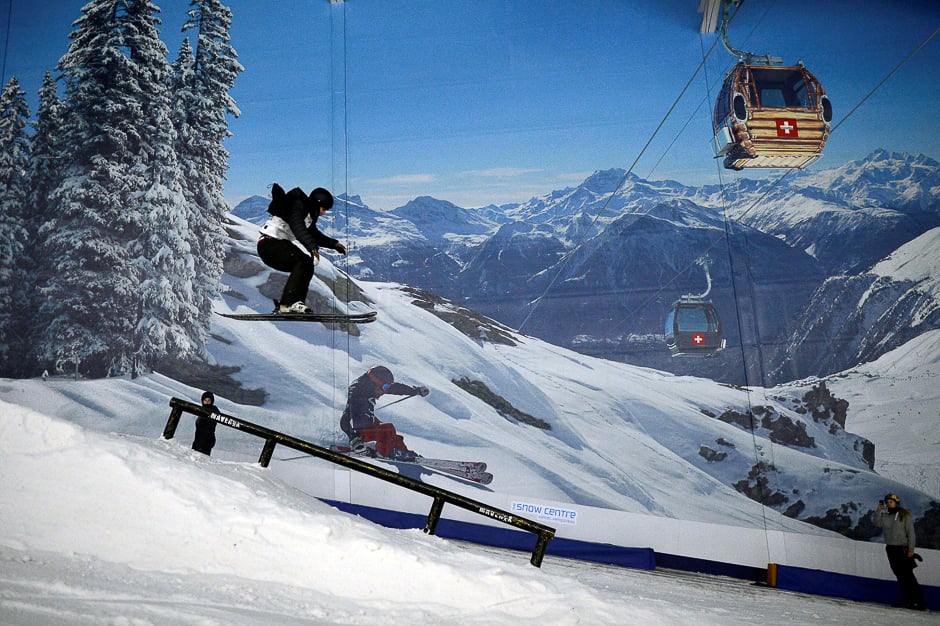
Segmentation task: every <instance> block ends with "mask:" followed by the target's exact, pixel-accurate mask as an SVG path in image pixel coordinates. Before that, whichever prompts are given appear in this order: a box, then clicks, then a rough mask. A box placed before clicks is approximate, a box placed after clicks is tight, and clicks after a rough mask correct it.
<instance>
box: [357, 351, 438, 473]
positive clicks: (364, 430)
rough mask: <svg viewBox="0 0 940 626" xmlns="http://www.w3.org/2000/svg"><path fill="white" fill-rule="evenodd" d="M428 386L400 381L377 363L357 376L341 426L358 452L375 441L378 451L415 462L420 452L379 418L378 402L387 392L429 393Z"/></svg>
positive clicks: (405, 393) (392, 457)
mask: <svg viewBox="0 0 940 626" xmlns="http://www.w3.org/2000/svg"><path fill="white" fill-rule="evenodd" d="M429 393H430V391H429V390H428V388H427V387H425V386H423V385H421V386H416V387H412V386H411V385H405V384H402V383H396V382H395V377H394V376H393V375H392V372H391V370H389V369H388V368H387V367H385V366H384V365H377V366H375V367H373V368H371V369H370V370H369V371H368V372H366V373H365V374H363V375H362V376H360V377H359V378H357V379H356V380H354V381H353V382H352V384H351V385H350V386H349V395H348V398H347V400H346V408H345V409H344V410H343V415H342V417H341V418H340V420H339V427H340V428H341V429H342V430H343V432H344V433H345V434H346V436H347V437H349V447H350V448H352V450H353V451H354V452H363V451H365V450H366V449H367V446H366V442H369V443H372V442H374V443H375V451H376V452H377V453H378V454H380V455H381V456H383V457H385V458H389V459H392V460H395V461H414V460H415V459H416V458H417V456H418V455H417V454H416V453H414V452H413V451H411V450H409V449H408V446H406V445H405V440H404V439H403V438H402V436H401V435H399V434H398V433H397V432H395V426H394V425H392V424H389V423H383V422H380V421H379V420H378V419H377V418H376V417H375V401H376V400H377V399H378V398H380V397H381V396H383V395H385V394H392V395H396V396H427V395H428V394H429Z"/></svg>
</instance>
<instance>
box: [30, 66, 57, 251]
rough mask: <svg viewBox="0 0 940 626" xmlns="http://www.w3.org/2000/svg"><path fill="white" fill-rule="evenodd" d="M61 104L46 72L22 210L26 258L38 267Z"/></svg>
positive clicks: (52, 183)
mask: <svg viewBox="0 0 940 626" xmlns="http://www.w3.org/2000/svg"><path fill="white" fill-rule="evenodd" d="M63 108H64V107H63V103H62V101H61V100H60V99H59V95H58V93H57V91H56V84H55V81H54V80H53V78H52V74H50V73H49V72H46V75H45V76H44V77H43V80H42V86H41V87H40V88H39V108H38V109H37V110H36V119H35V120H33V122H32V126H33V134H32V136H31V137H30V150H29V153H30V159H29V181H30V187H29V198H28V201H27V204H28V208H29V210H28V211H26V213H25V215H24V217H25V218H26V230H27V232H28V233H29V246H28V247H27V249H28V251H29V252H30V257H31V258H32V259H33V260H34V262H35V263H36V265H37V266H39V267H40V268H41V267H42V266H43V265H44V262H43V260H42V259H40V258H39V257H38V256H37V255H38V250H37V247H38V242H39V240H40V237H39V230H40V228H41V227H42V225H43V224H45V223H46V222H47V221H48V220H49V219H50V217H51V215H52V206H51V204H50V202H49V194H50V193H51V192H52V190H53V189H54V188H55V187H56V186H57V185H58V183H59V180H60V176H59V172H60V170H61V167H62V160H63V154H62V153H63V148H62V145H61V137H60V134H61V128H62V115H63Z"/></svg>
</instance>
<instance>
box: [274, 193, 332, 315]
mask: <svg viewBox="0 0 940 626" xmlns="http://www.w3.org/2000/svg"><path fill="white" fill-rule="evenodd" d="M332 206H333V194H331V193H330V192H329V191H327V190H326V189H324V188H323V187H317V188H316V189H314V190H313V191H311V192H310V195H309V196H308V195H307V194H305V193H304V192H303V190H301V189H300V187H295V188H293V189H291V190H290V191H289V192H287V193H284V190H283V189H282V188H281V186H280V185H278V184H277V183H274V185H273V186H272V188H271V203H270V204H269V205H268V213H270V214H271V219H269V220H268V221H267V222H265V223H264V225H263V226H262V227H261V238H260V239H259V240H258V256H259V257H261V260H262V261H263V262H264V264H265V265H267V266H268V267H270V268H272V269H276V270H278V271H279V272H290V276H288V278H287V283H286V284H285V285H284V290H283V292H282V293H281V299H280V300H278V301H277V302H276V303H275V306H276V307H277V312H279V313H309V312H310V308H309V307H308V306H307V304H306V299H307V291H308V290H309V288H310V280H311V279H312V278H313V266H314V265H315V264H316V263H317V262H318V261H319V260H320V252H319V250H320V248H330V249H332V250H336V251H337V252H339V253H340V254H346V246H344V245H343V244H341V243H340V242H339V241H337V240H336V239H333V238H332V237H327V236H326V235H324V234H323V233H321V232H320V231H319V229H317V219H318V218H319V217H320V216H321V215H323V214H324V213H326V212H327V211H329V210H330V208H332ZM294 242H297V243H299V244H300V245H301V246H303V247H304V248H305V249H306V250H307V252H308V253H309V254H304V253H303V251H302V250H301V249H300V248H299V247H298V246H297V245H295V243H294Z"/></svg>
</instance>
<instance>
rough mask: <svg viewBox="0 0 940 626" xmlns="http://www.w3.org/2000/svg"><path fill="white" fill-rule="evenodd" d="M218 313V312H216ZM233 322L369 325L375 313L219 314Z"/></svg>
mask: <svg viewBox="0 0 940 626" xmlns="http://www.w3.org/2000/svg"><path fill="white" fill-rule="evenodd" d="M216 313H218V311H216ZM218 314H219V315H221V316H222V317H227V318H229V319H233V320H248V321H266V322H324V323H327V324H342V323H349V324H368V323H369V322H374V321H375V317H376V312H375V311H369V312H368V313H218Z"/></svg>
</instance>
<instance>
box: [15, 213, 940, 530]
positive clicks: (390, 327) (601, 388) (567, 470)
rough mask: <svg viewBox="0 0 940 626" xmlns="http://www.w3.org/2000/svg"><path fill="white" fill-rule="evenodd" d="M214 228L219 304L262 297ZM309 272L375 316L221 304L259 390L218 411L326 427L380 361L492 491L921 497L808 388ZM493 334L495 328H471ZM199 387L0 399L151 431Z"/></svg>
mask: <svg viewBox="0 0 940 626" xmlns="http://www.w3.org/2000/svg"><path fill="white" fill-rule="evenodd" d="M230 230H231V232H232V234H233V239H232V242H231V246H232V253H231V254H230V255H229V256H230V258H231V257H238V256H243V257H244V258H243V259H242V260H241V261H240V262H239V263H238V264H237V266H238V267H239V270H240V272H239V277H235V276H232V275H230V274H229V275H226V277H225V279H224V280H225V283H226V286H227V288H226V292H225V295H224V296H223V301H220V302H219V303H218V305H217V306H218V309H219V310H220V311H225V310H235V309H237V310H246V309H248V308H251V307H253V308H254V309H256V310H261V311H264V310H267V308H268V307H269V306H270V305H269V304H268V302H267V301H266V298H265V296H264V295H262V294H261V293H259V289H261V290H265V289H272V288H274V286H276V284H277V281H276V280H274V278H277V277H278V276H274V277H273V278H272V275H271V273H270V272H269V271H268V270H267V268H265V267H264V266H262V265H260V264H259V263H257V260H256V259H254V260H252V259H253V256H252V245H253V242H254V238H255V235H256V227H255V226H253V225H252V224H249V223H247V222H243V221H240V220H235V221H233V223H232V226H231V229H230ZM317 273H318V278H319V279H318V280H315V281H314V283H313V284H312V289H313V292H314V293H315V294H316V297H315V298H314V299H315V300H316V301H317V302H322V303H332V305H333V306H335V307H336V308H340V309H346V308H351V309H357V308H358V309H361V308H364V307H365V306H366V303H373V305H374V306H375V307H376V308H377V309H378V310H379V317H378V320H377V321H376V322H374V323H371V324H368V325H363V326H361V327H359V328H358V329H353V330H354V332H352V333H347V332H345V331H344V330H343V329H341V328H330V327H327V326H324V325H321V324H296V323H287V324H280V325H278V324H270V323H246V322H240V321H235V320H230V319H225V318H221V317H220V318H219V319H218V321H217V324H216V325H215V327H214V329H213V337H214V340H213V342H212V347H211V351H212V355H213V357H214V359H215V361H216V362H218V363H219V364H223V365H226V366H234V367H238V368H241V370H240V371H239V372H238V373H237V374H236V375H235V377H236V378H237V379H238V380H239V381H240V382H241V383H242V384H243V385H244V387H246V388H250V389H255V388H263V389H264V390H265V391H266V392H267V394H268V398H267V401H266V402H265V403H264V405H263V406H260V407H256V406H244V405H233V404H232V403H231V402H230V401H228V400H226V399H225V398H224V397H220V398H219V402H218V404H219V406H220V408H221V409H222V410H223V411H225V412H229V413H232V414H235V415H238V416H239V417H243V418H245V419H248V420H250V421H254V422H257V423H261V424H264V425H266V426H269V427H272V428H274V429H276V430H280V431H283V432H287V433H289V434H292V435H295V436H299V437H301V438H304V439H307V440H311V441H314V442H320V443H334V442H342V441H343V438H342V435H341V433H340V432H339V428H338V416H339V414H340V412H341V410H342V407H343V404H344V402H345V389H346V387H347V385H348V384H349V383H350V382H351V380H352V379H354V378H355V377H357V376H358V375H360V374H361V373H362V372H363V371H365V370H366V369H367V368H368V367H370V366H372V365H375V364H377V363H384V364H386V365H388V366H389V367H390V368H391V369H392V370H393V371H394V372H395V374H396V377H397V378H398V379H399V380H402V381H404V382H406V383H421V384H424V385H427V386H428V387H430V388H431V389H432V393H431V395H430V396H429V397H428V398H426V399H420V398H413V399H409V400H408V401H406V402H401V403H398V404H395V405H393V406H389V407H388V408H386V409H381V410H380V417H382V418H383V419H385V420H387V421H392V422H394V423H395V424H396V426H397V427H398V428H399V430H400V431H401V432H402V433H403V434H404V435H405V437H406V440H407V441H408V443H409V445H410V446H411V447H412V448H414V449H416V450H417V451H418V452H420V453H422V454H424V455H426V456H435V457H445V458H472V459H481V460H485V461H486V462H487V463H488V464H489V466H490V468H491V469H492V471H493V473H494V474H495V475H496V479H495V480H494V482H493V484H492V485H491V486H490V487H491V489H493V490H494V491H496V492H499V493H503V494H514V495H520V496H529V497H540V498H545V499H549V500H553V501H560V502H568V503H572V504H580V505H585V506H594V507H602V508H609V509H613V510H620V511H628V512H640V513H651V514H654V515H661V516H667V517H674V518H681V519H694V520H699V521H707V522H715V523H731V524H734V525H742V526H750V527H756V528H774V529H784V530H793V531H797V532H806V533H816V532H824V531H820V530H819V529H818V528H816V527H815V526H812V525H809V524H806V523H804V522H801V521H798V520H802V519H808V518H814V519H817V523H822V524H823V525H825V524H826V522H825V521H822V522H820V521H818V520H819V518H824V516H825V513H826V512H827V511H828V510H829V509H831V508H832V507H833V506H837V505H843V506H844V507H846V508H848V509H850V510H852V511H853V513H852V515H851V517H852V530H851V532H863V531H860V530H858V529H859V528H861V527H863V526H864V524H861V523H862V520H863V518H864V517H865V516H866V515H867V513H868V512H869V511H870V510H871V507H872V506H873V503H874V502H876V501H877V499H878V496H879V495H881V494H883V493H884V492H885V491H886V490H892V491H896V492H899V493H901V494H902V495H903V496H904V498H905V503H906V504H907V505H909V506H910V507H911V508H912V509H913V510H914V511H915V512H917V513H918V515H919V514H920V513H921V512H923V511H925V510H926V509H928V508H929V498H928V497H927V496H926V495H925V494H924V493H922V492H920V491H918V490H917V489H916V488H913V487H910V486H906V485H901V484H897V483H894V482H892V481H889V480H887V479H885V478H884V477H882V476H879V475H877V474H875V473H874V472H872V471H870V469H869V464H870V462H871V446H870V444H869V443H868V442H867V441H866V440H864V439H863V438H861V437H859V436H857V435H855V434H852V431H851V428H850V429H849V431H848V432H846V430H845V429H843V427H842V423H843V420H845V417H844V416H842V415H840V409H839V405H838V402H836V401H835V400H834V399H831V398H828V399H827V396H826V393H825V392H824V391H821V390H819V389H816V390H815V391H814V392H813V393H812V394H809V395H807V392H808V391H811V390H808V389H806V388H803V387H794V388H792V389H789V388H788V389H775V390H773V392H772V393H771V392H766V391H764V390H761V389H744V388H737V387H732V386H726V385H721V384H717V383H715V382H713V381H710V380H707V379H700V378H692V377H677V376H673V375H671V374H667V373H663V372H658V371H654V370H649V369H644V368H638V367H633V366H629V365H625V364H617V363H612V362H609V361H604V360H601V359H594V358H590V357H585V356H582V355H578V354H576V353H573V352H571V351H568V350H565V349H561V348H558V347H555V346H551V345H549V344H546V343H544V342H542V341H539V340H536V339H533V338H530V337H526V336H523V335H518V334H515V333H512V331H510V330H509V329H506V328H500V327H498V325H495V324H493V323H492V322H487V321H486V320H480V319H476V320H474V319H473V318H470V317H467V316H466V315H464V316H462V317H461V316H459V315H458V316H456V317H455V315H453V314H451V315H450V318H449V319H450V320H451V322H452V323H447V322H445V321H443V319H441V318H442V317H448V315H445V314H450V313H452V311H453V309H454V307H450V310H448V305H446V303H441V304H437V305H434V306H430V307H429V306H428V305H427V304H426V303H425V304H424V306H421V305H419V304H415V301H416V296H415V293H414V292H412V291H410V290H406V289H402V288H400V287H399V286H398V285H394V284H388V283H362V284H361V295H360V300H362V301H361V302H358V303H357V302H349V303H345V302H342V301H340V300H338V299H337V297H336V296H335V294H334V293H333V291H332V290H331V287H330V286H334V287H335V286H337V285H342V284H343V280H342V275H341V273H340V272H339V271H338V270H337V269H335V268H334V267H333V266H332V265H330V263H329V262H328V261H327V260H326V259H324V260H323V262H321V264H320V266H318V268H317ZM279 278H280V279H283V276H282V275H281V276H279ZM458 320H459V323H458ZM497 334H498V335H499V336H500V337H503V338H506V339H508V340H506V341H500V342H498V343H497V342H494V341H489V340H487V339H486V337H487V336H489V337H494V336H496V335H497ZM462 378H466V379H468V380H471V381H478V382H480V383H483V384H485V385H486V386H487V388H488V389H490V390H491V391H492V392H493V393H494V394H497V395H498V396H501V397H502V398H504V399H505V400H506V401H507V402H509V403H510V404H511V405H512V406H513V407H514V408H516V409H518V410H520V411H523V412H524V413H526V414H528V415H530V416H533V417H534V418H536V420H537V422H533V423H526V422H523V421H519V420H517V419H514V418H512V417H508V416H506V415H504V414H502V413H500V412H499V411H497V410H496V409H494V408H493V407H491V406H490V405H488V404H486V403H484V402H483V401H482V400H480V399H478V398H477V397H475V396H473V395H470V394H469V393H467V392H466V391H464V390H463V389H462V388H461V387H460V386H458V385H456V384H455V382H454V381H458V380H460V379H462ZM862 382H864V378H863V379H862ZM896 391H897V393H899V394H903V393H907V392H908V391H907V390H904V389H898V390H896ZM199 393H200V390H198V389H192V388H188V387H186V386H185V385H182V384H180V383H175V382H173V381H170V380H168V379H165V378H163V377H160V376H156V375H154V376H147V377H143V378H141V379H138V380H135V381H130V380H105V381H87V382H85V381H77V382H76V381H69V380H66V379H53V380H50V381H49V382H45V383H44V382H42V381H8V382H7V384H6V386H5V388H4V390H3V393H2V394H0V399H3V400H6V401H8V402H12V403H16V404H21V405H25V406H35V407H37V408H43V409H48V408H49V407H50V406H52V407H56V406H59V407H62V408H61V410H59V409H57V410H58V411H59V412H58V413H57V414H59V415H62V416H64V417H66V418H68V419H72V420H74V421H76V422H78V423H80V424H83V425H86V426H88V427H91V428H95V429H103V430H107V431H111V430H116V431H118V432H123V433H127V434H132V435H137V436H144V437H157V436H159V434H160V433H161V432H162V426H163V422H165V420H166V416H167V415H168V407H167V404H166V403H167V400H168V398H169V397H170V396H182V397H189V398H195V397H198V395H199ZM112 396H114V397H119V398H122V399H123V400H124V402H122V404H121V405H120V406H121V409H120V410H117V409H116V408H115V407H114V406H112V405H103V404H102V402H101V398H102V397H112ZM821 398H822V399H821ZM128 406H133V407H134V410H133V411H128V410H127V407H128ZM851 411H852V407H851V406H850V407H849V414H848V415H849V417H848V419H847V420H845V422H846V423H851V417H852V412H851ZM538 423H541V424H543V426H542V427H539V426H538V425H537V424H538ZM533 424H535V425H533ZM752 427H753V430H752ZM226 430H227V429H224V428H220V444H219V449H220V451H222V452H223V453H228V454H233V455H242V456H241V457H240V458H252V457H254V458H257V454H258V450H257V445H258V444H257V442H256V441H254V440H252V439H251V438H247V437H244V436H241V437H239V436H237V433H228V432H224V431H226ZM180 436H181V437H183V436H184V435H183V434H181V435H180ZM874 444H875V456H876V457H877V450H878V445H879V444H878V442H877V441H875V442H874ZM429 480H438V481H440V480H443V481H447V482H448V483H450V482H452V481H448V479H446V478H440V477H438V478H433V479H432V478H429ZM458 487H460V486H459V485H458ZM754 498H762V499H763V502H764V503H765V504H767V505H768V507H769V508H764V507H762V506H761V505H760V504H758V503H757V502H755V501H754ZM860 524H861V526H859V525H860Z"/></svg>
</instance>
